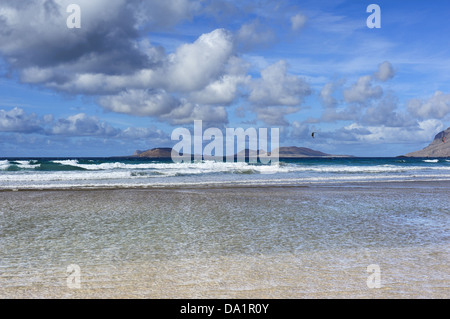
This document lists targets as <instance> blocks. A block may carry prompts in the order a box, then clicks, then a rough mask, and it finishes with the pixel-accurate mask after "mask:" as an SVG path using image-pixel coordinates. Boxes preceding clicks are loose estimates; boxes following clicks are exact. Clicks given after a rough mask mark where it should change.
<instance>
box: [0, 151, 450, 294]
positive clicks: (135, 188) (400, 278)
mask: <svg viewBox="0 0 450 319" xmlns="http://www.w3.org/2000/svg"><path fill="white" fill-rule="evenodd" d="M449 189H450V160H449V159H442V158H436V159H434V158H317V159H316V158H308V159H280V163H279V164H277V165H272V166H271V165H257V164H248V163H215V162H209V161H206V162H199V163H181V164H175V163H172V162H171V161H169V160H154V159H139V158H58V159H55V158H27V159H24V158H21V159H14V158H4V159H0V298H153V299H160V298H246V299H247V298H289V299H291V298H295V299H297V298H440V299H447V298H449V297H450V271H449V267H448V265H449V261H450V258H449V256H450V255H449V252H450V236H449V234H450V210H449V203H450V201H449V199H448V195H449V194H448V192H449Z"/></svg>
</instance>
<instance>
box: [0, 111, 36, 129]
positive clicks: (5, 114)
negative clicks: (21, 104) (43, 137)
mask: <svg viewBox="0 0 450 319" xmlns="http://www.w3.org/2000/svg"><path fill="white" fill-rule="evenodd" d="M40 131H41V127H40V121H39V119H38V117H37V115H36V114H34V113H32V114H27V113H25V111H24V110H23V109H21V108H17V107H15V108H13V109H12V110H10V111H5V110H0V132H21V133H35V132H40Z"/></svg>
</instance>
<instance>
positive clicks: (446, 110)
mask: <svg viewBox="0 0 450 319" xmlns="http://www.w3.org/2000/svg"><path fill="white" fill-rule="evenodd" d="M408 111H409V112H410V113H411V114H413V115H414V116H417V117H418V118H420V119H443V118H445V117H446V116H447V115H448V114H450V94H445V93H443V92H441V91H436V92H435V93H434V95H433V96H432V97H430V98H428V99H412V100H410V101H409V102H408Z"/></svg>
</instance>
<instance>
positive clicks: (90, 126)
mask: <svg viewBox="0 0 450 319" xmlns="http://www.w3.org/2000/svg"><path fill="white" fill-rule="evenodd" d="M119 131H120V130H118V129H115V128H113V127H112V126H110V125H109V124H107V123H105V122H101V121H99V119H98V118H96V117H93V116H88V115H86V114H84V113H79V114H76V115H72V116H69V117H68V118H66V119H59V120H58V121H57V122H56V123H55V124H54V125H53V127H52V129H51V134H53V135H64V136H103V137H106V136H110V137H111V136H116V135H117V134H118V133H119Z"/></svg>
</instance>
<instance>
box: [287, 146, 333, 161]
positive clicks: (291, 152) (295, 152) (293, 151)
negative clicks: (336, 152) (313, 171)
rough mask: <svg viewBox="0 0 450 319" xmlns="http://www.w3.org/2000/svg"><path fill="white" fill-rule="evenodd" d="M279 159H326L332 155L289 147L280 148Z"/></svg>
mask: <svg viewBox="0 0 450 319" xmlns="http://www.w3.org/2000/svg"><path fill="white" fill-rule="evenodd" d="M278 152H279V157H284V158H296V157H325V156H332V155H330V154H326V153H323V152H320V151H315V150H312V149H310V148H306V147H297V146H288V147H280V148H279V150H278Z"/></svg>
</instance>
